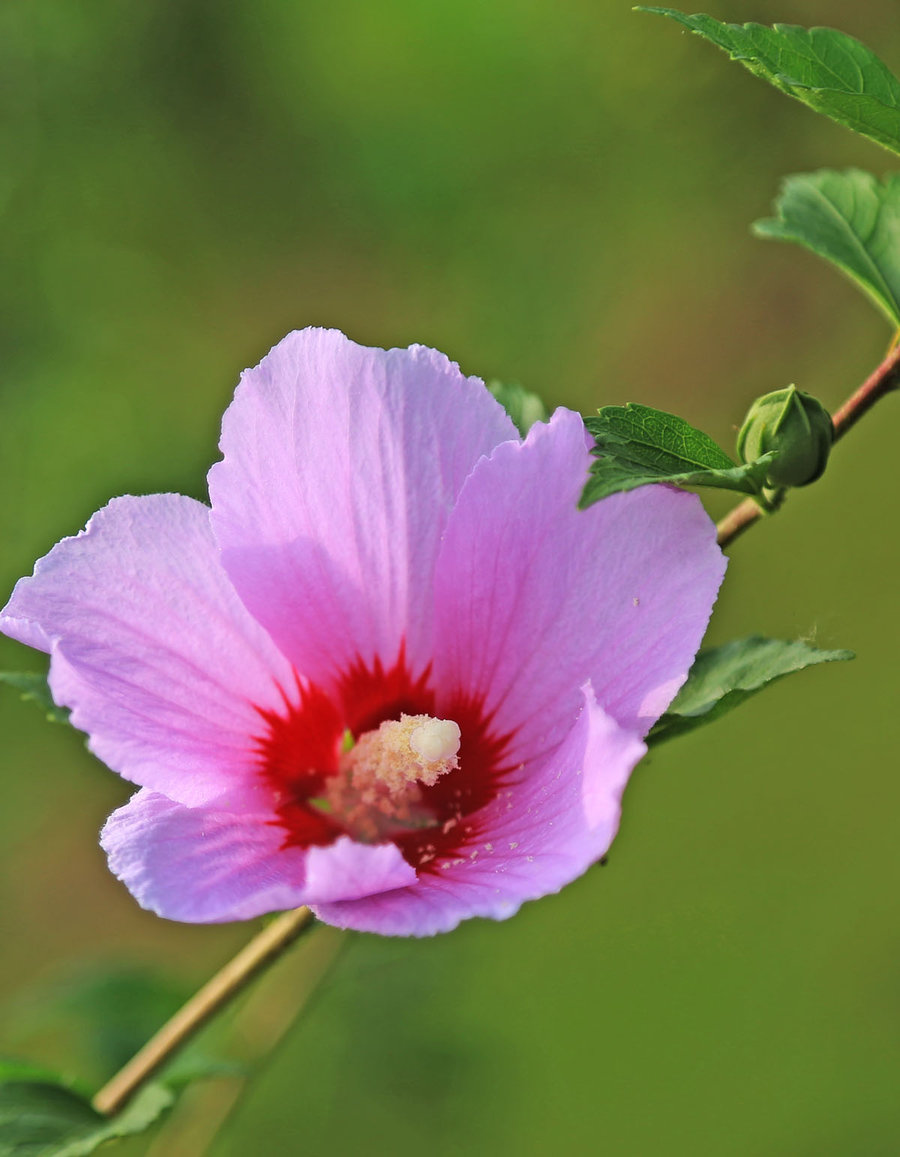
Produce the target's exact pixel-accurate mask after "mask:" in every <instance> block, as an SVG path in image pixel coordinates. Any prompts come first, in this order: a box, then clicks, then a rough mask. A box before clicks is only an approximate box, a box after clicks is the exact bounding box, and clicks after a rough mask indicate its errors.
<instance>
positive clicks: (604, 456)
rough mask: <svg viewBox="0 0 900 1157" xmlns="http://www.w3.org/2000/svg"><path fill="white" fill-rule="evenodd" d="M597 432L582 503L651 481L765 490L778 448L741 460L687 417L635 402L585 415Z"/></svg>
mask: <svg viewBox="0 0 900 1157" xmlns="http://www.w3.org/2000/svg"><path fill="white" fill-rule="evenodd" d="M585 426H586V427H587V429H588V431H589V432H590V433H591V434H592V435H593V436H594V440H595V443H596V445H595V447H594V450H593V451H592V453H593V455H594V459H595V460H594V463H593V465H592V466H591V474H590V478H589V479H588V481H587V484H586V486H585V488H584V492H583V493H582V496H581V507H582V509H586V508H587V507H588V506H590V505H592V503H594V502H597V501H599V500H600V499H601V498H606V497H607V496H608V495H610V494H615V493H617V492H618V491H620V490H634V489H635V487H637V486H646V485H647V484H648V483H651V482H669V483H672V484H674V485H676V486H714V487H717V488H719V489H724V490H737V491H739V492H740V493H742V494H759V493H760V492H761V490H762V486H763V480H764V478H765V474H766V467H767V466H768V464H769V463H770V462H771V461H773V460H774V458H775V455H774V454H773V453H770V454H766V455H764V456H763V457H762V458H760V459H758V460H757V461H755V462H749V463H744V464H742V465H740V466H738V465H737V464H736V463H735V462H733V461H732V459H731V458H729V457H728V455H727V454H726V453H725V451H724V450H722V449H720V448H719V446H717V445H716V443H715V442H714V441H713V440H712V438H710V437H709V436H708V435H707V434H704V433H703V432H702V431H701V430H697V429H695V428H694V427H693V426H691V425H690V424H689V423H688V422H685V420H684V419H683V418H679V417H676V415H675V414H667V413H666V412H665V411H663V410H654V409H652V408H651V407H649V406H640V405H637V404H636V403H634V402H629V403H627V404H626V405H624V406H604V407H603V408H602V409H600V410H598V412H597V415H596V417H589V418H585Z"/></svg>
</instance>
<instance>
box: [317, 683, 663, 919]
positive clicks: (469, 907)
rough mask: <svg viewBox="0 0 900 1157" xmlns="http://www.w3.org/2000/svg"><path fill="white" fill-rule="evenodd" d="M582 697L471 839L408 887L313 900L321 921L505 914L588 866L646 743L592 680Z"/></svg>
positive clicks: (605, 840) (602, 845)
mask: <svg viewBox="0 0 900 1157" xmlns="http://www.w3.org/2000/svg"><path fill="white" fill-rule="evenodd" d="M580 699H581V712H580V714H579V715H578V718H577V719H576V720H575V722H574V725H572V726H571V727H570V729H569V732H568V734H567V735H566V736H565V738H564V739H563V740H562V742H560V743H559V744H558V745H557V746H556V748H555V749H554V750H552V751H550V752H547V753H545V754H544V756H543V757H542V758H541V759H539V760H536V761H534V762H533V763H532V764H530V765H529V766H527V767H526V768H524V769H523V778H522V779H521V780H519V781H518V782H516V783H513V784H511V785H510V787H509V788H508V789H506V790H504V791H502V792H501V793H500V794H499V795H498V796H497V798H496V799H494V800H493V801H492V802H491V803H490V804H489V805H488V806H487V807H486V808H485V809H484V812H483V813H481V815H480V817H479V820H480V822H479V828H480V829H481V831H482V832H483V833H484V835H483V839H482V840H481V841H480V842H479V844H478V845H476V846H475V847H467V848H464V849H462V850H461V851H460V853H459V855H458V856H457V857H455V858H453V859H450V860H448V861H446V862H445V863H444V864H443V865H442V866H441V869H440V870H439V871H438V872H436V873H434V874H424V873H423V874H421V875H420V877H419V880H418V882H417V883H416V885H415V886H414V887H411V888H404V889H401V890H399V891H395V892H391V893H386V894H384V895H376V896H371V897H369V898H368V899H363V900H357V901H351V902H344V903H337V904H321V905H318V906H317V909H316V911H317V914H318V915H319V916H320V917H321V919H323V920H325V921H327V922H328V923H329V924H336V925H338V926H339V927H342V928H354V929H357V930H359V931H363V932H380V933H382V934H384V935H394V936H429V935H433V934H434V933H437V932H447V931H449V930H450V929H452V928H455V927H456V925H457V924H458V923H459V922H460V921H461V920H464V919H466V918H467V917H469V916H488V917H492V918H493V919H495V920H502V919H506V918H507V917H508V916H512V915H513V914H514V913H515V912H517V911H518V909H519V907H520V906H521V905H522V903H524V902H525V901H526V900H534V899H537V898H538V897H540V896H545V895H548V894H550V893H551V892H558V891H559V889H560V888H562V887H564V886H565V885H566V884H568V883H570V882H571V881H572V880H574V879H575V878H576V877H578V876H580V875H581V874H582V873H583V872H584V871H586V870H587V868H589V867H590V865H591V864H593V863H595V862H596V861H597V860H598V859H599V858H600V857H601V856H602V855H603V854H604V853H605V852H606V850H607V849H608V848H609V845H610V844H611V842H612V840H613V837H614V836H615V834H616V831H617V829H618V826H619V816H620V812H621V799H622V792H623V791H624V789H625V785H626V783H627V782H628V777H629V775H630V774H631V771H632V769H633V768H634V766H635V764H636V763H637V762H638V760H640V759H641V757H642V756H643V754H644V752H645V751H646V747H645V745H644V743H643V742H642V741H641V740H640V739H639V738H638V737H637V736H636V735H634V734H632V733H631V732H628V731H625V730H624V729H622V728H621V727H619V726H618V724H617V723H616V722H615V721H614V720H613V719H611V718H610V717H609V716H608V715H607V714H606V713H605V712H604V711H603V710H602V708H600V707H599V706H598V705H597V702H596V700H595V699H594V695H593V692H592V690H591V688H590V687H589V686H588V687H584V688H582V690H581V692H580Z"/></svg>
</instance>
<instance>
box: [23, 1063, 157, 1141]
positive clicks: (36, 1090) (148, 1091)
mask: <svg viewBox="0 0 900 1157" xmlns="http://www.w3.org/2000/svg"><path fill="white" fill-rule="evenodd" d="M173 1100H174V1094H173V1093H171V1092H170V1091H169V1090H168V1089H165V1088H163V1087H162V1086H161V1085H148V1086H147V1087H146V1088H144V1089H142V1090H141V1091H140V1092H139V1093H138V1094H137V1095H136V1096H135V1097H134V1098H133V1099H132V1100H131V1101H130V1102H129V1103H128V1105H126V1107H125V1108H124V1109H123V1110H122V1112H121V1113H117V1114H116V1116H115V1117H104V1116H103V1115H102V1114H100V1113H98V1112H96V1110H95V1109H94V1108H93V1107H92V1106H91V1103H90V1101H88V1100H86V1099H85V1098H84V1097H80V1096H79V1095H78V1094H77V1093H74V1092H72V1091H71V1089H67V1088H65V1087H64V1086H62V1085H58V1084H49V1083H43V1082H41V1083H39V1082H35V1081H8V1082H5V1083H3V1084H0V1157H87V1155H88V1154H90V1153H93V1152H94V1151H95V1150H96V1149H98V1148H99V1147H100V1146H101V1145H102V1144H104V1142H106V1141H112V1140H114V1139H116V1138H118V1137H127V1136H131V1135H132V1134H135V1133H143V1132H144V1130H146V1129H148V1128H149V1127H150V1126H151V1125H152V1124H153V1122H154V1121H156V1120H157V1118H158V1117H159V1116H160V1115H161V1114H162V1113H164V1112H165V1111H166V1109H168V1108H169V1106H170V1105H171V1104H172V1102H173Z"/></svg>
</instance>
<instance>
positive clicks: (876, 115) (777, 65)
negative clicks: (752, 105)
mask: <svg viewBox="0 0 900 1157" xmlns="http://www.w3.org/2000/svg"><path fill="white" fill-rule="evenodd" d="M638 11H639V12H651V13H656V14H658V15H660V16H668V17H670V18H671V19H672V20H677V21H678V23H679V24H683V25H684V26H685V28H689V29H690V30H691V31H692V32H696V33H697V34H698V35H700V36H702V37H704V38H705V39H706V40H709V41H711V43H713V44H715V45H717V46H718V47H719V48H721V49H722V50H723V51H724V52H727V53H728V55H729V56H730V57H731V59H732V60H737V61H739V62H740V63H741V64H743V65H744V67H745V68H747V69H749V71H750V72H752V73H753V75H754V76H759V77H761V78H762V79H763V80H767V81H768V82H769V83H770V84H772V85H774V86H775V87H776V88H777V89H779V91H781V92H783V93H786V94H787V95H788V96H792V97H794V98H795V99H796V100H799V101H802V102H803V103H804V104H805V105H808V106H809V107H810V108H812V109H815V111H816V112H820V113H822V114H823V115H824V116H827V117H830V119H831V120H833V121H837V123H838V124H841V125H844V126H845V127H846V128H849V129H853V130H854V131H855V132H857V133H860V134H861V135H862V136H864V137H868V138H869V140H872V141H875V142H876V144H879V145H883V146H884V148H886V149H890V150H891V152H894V153H900V80H898V79H897V77H896V76H894V74H893V73H892V72H891V70H890V69H889V68H888V67H887V65H886V64H884V62H883V61H881V60H880V59H879V58H878V57H877V56H876V55H875V53H874V52H872V50H871V49H869V48H867V47H866V46H865V44H862V43H861V42H860V41H859V40H856V39H854V37H852V36H848V35H847V34H846V33H845V32H838V31H837V30H836V29H834V28H801V27H799V26H798V25H796V24H775V25H773V26H771V27H770V26H768V25H765V24H723V23H722V22H721V21H719V20H714V19H713V18H712V17H711V16H704V15H703V14H701V13H696V14H695V15H693V16H688V15H687V14H686V13H684V12H679V11H678V9H676V8H648V7H644V6H643V5H642V6H640V7H639V8H638Z"/></svg>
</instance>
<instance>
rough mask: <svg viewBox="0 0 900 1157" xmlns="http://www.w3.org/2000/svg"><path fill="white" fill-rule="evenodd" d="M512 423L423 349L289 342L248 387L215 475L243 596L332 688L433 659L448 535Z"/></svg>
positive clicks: (300, 665) (215, 508) (224, 539)
mask: <svg viewBox="0 0 900 1157" xmlns="http://www.w3.org/2000/svg"><path fill="white" fill-rule="evenodd" d="M510 439H513V440H518V432H517V431H516V429H515V426H514V425H513V423H512V421H511V420H510V418H509V417H508V415H507V414H506V412H505V411H504V409H503V408H502V406H501V405H500V404H499V403H498V402H497V401H496V400H495V399H494V398H493V396H492V395H491V394H490V392H489V391H488V390H487V389H486V387H485V386H484V383H483V382H481V380H480V379H478V378H471V377H465V376H464V375H463V374H462V373H461V372H460V370H459V367H458V366H457V365H456V364H455V363H453V362H451V361H449V360H448V359H447V358H446V357H445V356H444V355H443V354H440V353H438V352H437V351H435V350H431V349H427V348H425V347H424V346H410V347H409V349H391V350H383V349H375V348H370V347H365V346H360V345H357V344H356V343H355V342H352V341H350V340H349V339H348V338H346V337H344V335H343V334H341V333H339V332H338V331H336V330H322V329H305V330H301V331H297V332H295V333H292V334H289V335H288V336H287V337H286V338H284V339H283V340H282V341H281V342H279V343H278V345H276V346H275V347H274V348H273V349H272V350H271V351H270V352H269V353H268V354H267V355H266V357H265V358H263V360H262V361H261V362H260V364H259V365H258V366H256V367H255V368H254V369H251V370H247V371H245V373H244V374H243V376H242V378H241V382H240V385H239V386H238V388H237V391H236V393H235V397H234V401H233V402H232V404H231V405H230V406H229V408H228V410H227V411H226V413H225V416H224V419H223V422H222V438H221V442H220V448H221V450H222V453H223V455H224V457H223V460H222V461H221V462H218V463H216V464H215V465H214V466H213V467H212V469H211V470H210V473H209V489H210V496H211V501H212V522H213V528H214V531H215V534H216V537H217V540H218V542H219V544H220V546H221V548H222V558H223V563H224V566H225V569H226V570H227V572H228V574H229V576H230V578H231V580H232V582H233V583H234V586H235V588H236V590H237V591H238V594H239V595H240V597H241V598H242V599H243V601H244V603H245V604H246V606H247V607H248V608H249V610H250V612H251V613H252V614H253V615H254V617H255V618H256V619H258V621H259V622H261V623H262V624H263V625H264V626H265V627H266V628H267V629H268V631H269V632H270V633H271V635H272V637H273V638H274V639H275V640H276V642H277V643H278V645H279V646H280V647H281V649H282V650H283V651H284V653H285V654H286V655H287V656H288V657H289V658H290V660H291V661H292V663H293V664H294V666H295V667H296V668H297V670H298V671H302V672H303V674H304V676H306V677H307V678H309V679H311V680H312V681H313V682H316V683H318V684H319V685H322V686H327V685H329V683H330V682H331V681H332V680H333V678H334V677H335V675H336V674H337V673H338V672H340V671H341V670H346V669H348V668H349V667H350V666H352V665H353V664H357V663H361V664H363V665H364V666H372V665H373V664H374V663H375V661H376V660H378V661H381V662H382V663H383V664H384V665H386V666H390V665H391V664H393V663H394V661H395V660H396V658H397V656H398V654H399V653H400V650H401V647H402V648H403V649H404V652H405V656H406V659H407V662H408V663H409V664H410V667H411V669H412V670H413V672H414V673H416V674H420V673H421V672H422V671H424V670H425V668H426V667H427V665H428V663H429V661H430V659H431V651H432V645H431V630H432V599H431V589H432V581H433V574H434V568H435V562H436V558H437V554H438V550H439V548H440V541H441V536H442V534H443V532H444V527H445V525H446V521H447V518H448V515H449V512H450V510H451V509H452V507H453V504H454V502H455V501H456V497H457V495H458V494H459V492H460V490H461V488H462V486H463V484H464V482H465V480H466V478H467V477H468V476H469V474H470V473H471V471H472V469H473V467H474V466H475V464H476V462H478V461H479V460H480V459H481V458H482V457H483V456H485V455H486V454H489V453H490V452H491V451H492V450H493V449H494V448H495V447H496V446H497V445H498V444H499V443H501V442H503V441H506V440H510Z"/></svg>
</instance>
